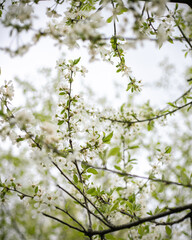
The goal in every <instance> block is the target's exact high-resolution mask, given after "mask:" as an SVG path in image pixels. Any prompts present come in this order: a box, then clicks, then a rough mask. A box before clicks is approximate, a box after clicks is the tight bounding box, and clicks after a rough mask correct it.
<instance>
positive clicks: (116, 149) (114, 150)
mask: <svg viewBox="0 0 192 240" xmlns="http://www.w3.org/2000/svg"><path fill="white" fill-rule="evenodd" d="M119 153H120V147H114V148H112V149H111V150H110V151H109V154H108V157H111V156H115V155H118V154H119Z"/></svg>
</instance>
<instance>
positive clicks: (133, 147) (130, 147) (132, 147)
mask: <svg viewBox="0 0 192 240" xmlns="http://www.w3.org/2000/svg"><path fill="white" fill-rule="evenodd" d="M135 148H139V146H137V145H135V146H128V149H135Z"/></svg>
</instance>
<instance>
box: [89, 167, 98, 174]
mask: <svg viewBox="0 0 192 240" xmlns="http://www.w3.org/2000/svg"><path fill="white" fill-rule="evenodd" d="M87 172H88V173H92V174H98V172H97V170H96V169H94V168H89V169H88V170H87Z"/></svg>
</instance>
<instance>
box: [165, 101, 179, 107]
mask: <svg viewBox="0 0 192 240" xmlns="http://www.w3.org/2000/svg"><path fill="white" fill-rule="evenodd" d="M167 104H168V105H170V106H171V107H174V108H177V106H176V105H174V104H173V103H171V102H168V103H167Z"/></svg>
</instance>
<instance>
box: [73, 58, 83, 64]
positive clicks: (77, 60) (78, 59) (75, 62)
mask: <svg viewBox="0 0 192 240" xmlns="http://www.w3.org/2000/svg"><path fill="white" fill-rule="evenodd" d="M80 59H81V57H79V58H77V59H75V60H74V61H73V65H76V64H77V63H78V62H79V61H80Z"/></svg>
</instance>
